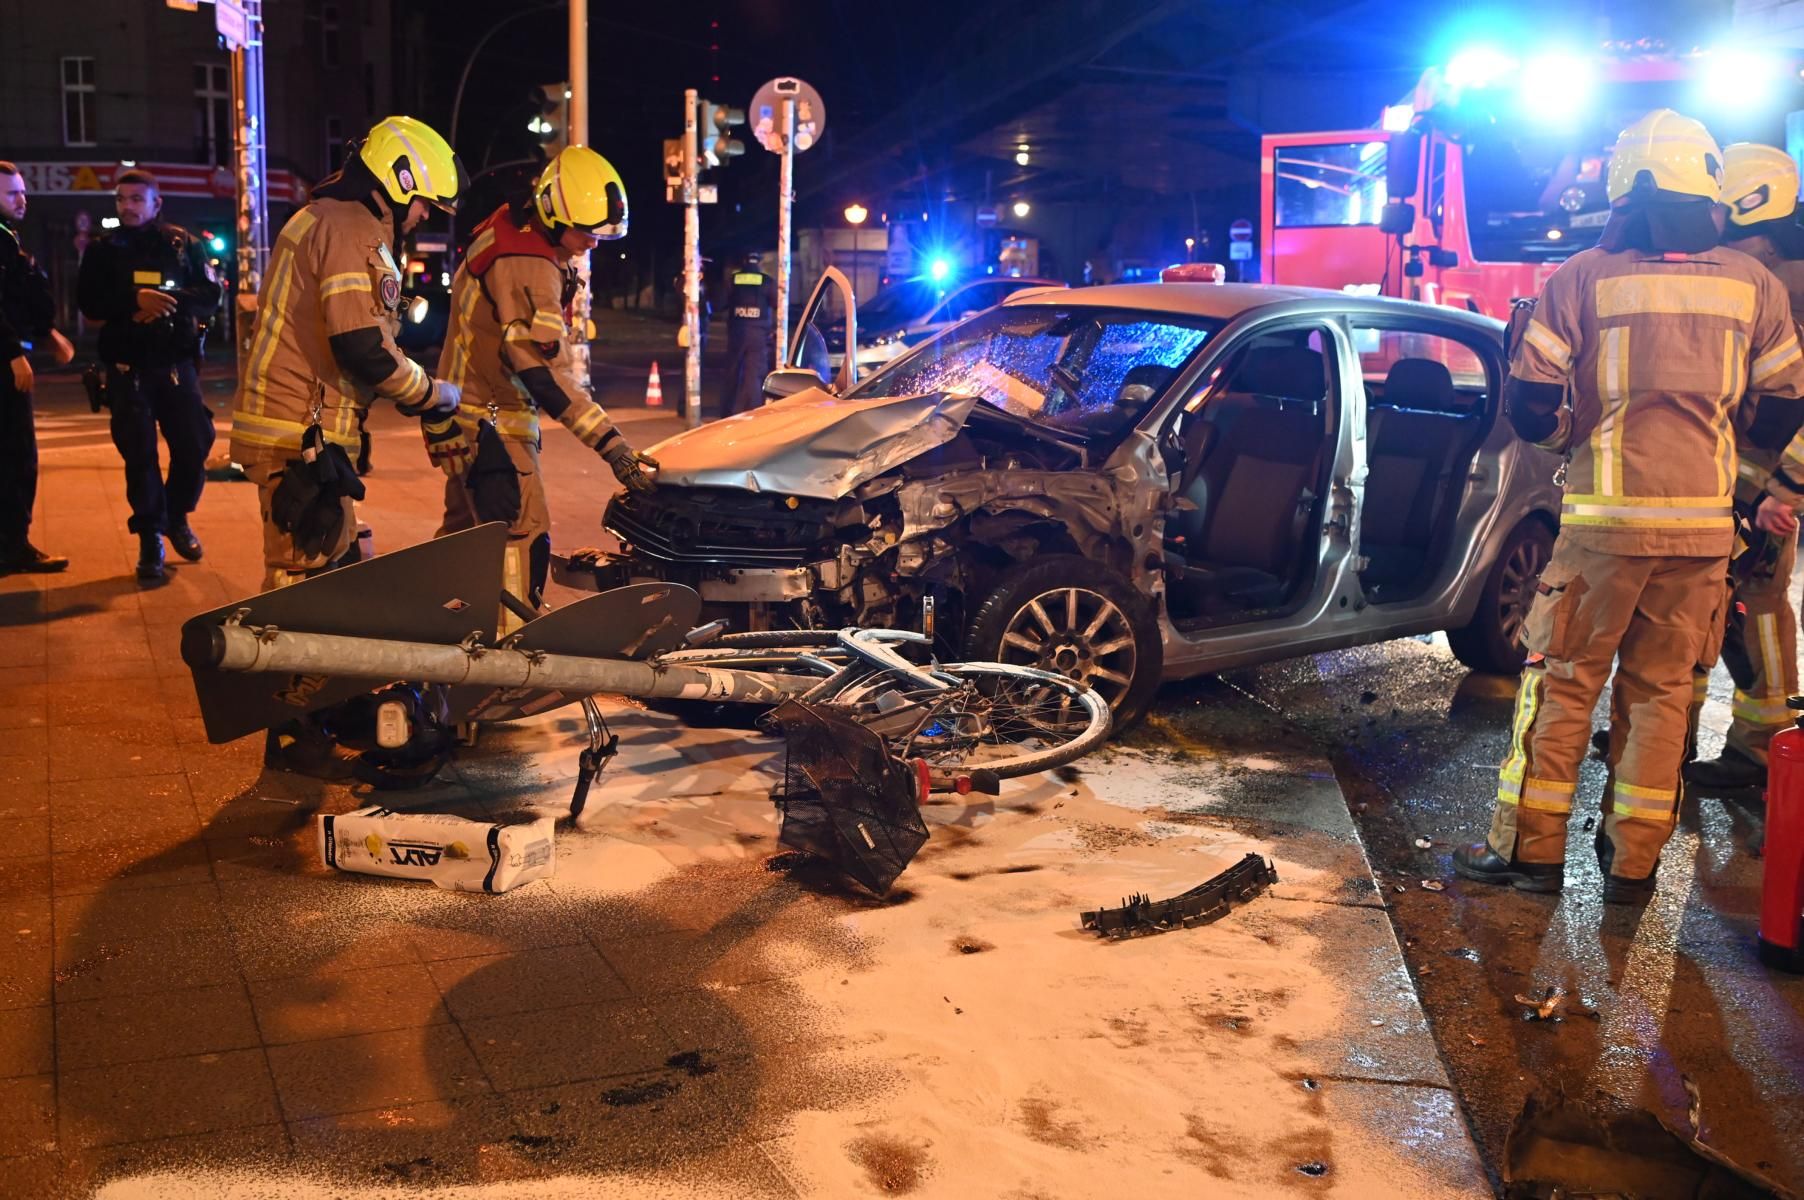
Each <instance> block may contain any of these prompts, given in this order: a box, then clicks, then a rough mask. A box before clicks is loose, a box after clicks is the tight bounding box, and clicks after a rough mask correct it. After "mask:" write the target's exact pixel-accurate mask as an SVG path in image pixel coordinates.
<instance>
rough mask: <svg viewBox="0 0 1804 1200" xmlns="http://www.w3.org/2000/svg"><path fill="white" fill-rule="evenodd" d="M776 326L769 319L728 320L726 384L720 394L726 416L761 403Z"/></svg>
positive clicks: (769, 369)
mask: <svg viewBox="0 0 1804 1200" xmlns="http://www.w3.org/2000/svg"><path fill="white" fill-rule="evenodd" d="M774 337H776V332H775V327H774V326H773V325H771V324H770V322H768V321H742V320H738V319H734V320H730V321H728V322H727V386H726V391H725V392H723V393H722V402H723V406H724V408H725V415H727V416H729V417H730V416H733V415H735V414H736V413H742V412H751V411H752V410H753V409H755V408H758V407H759V406H760V405H762V404H763V403H764V377H765V376H766V375H769V374H770V372H771V362H772V360H773V359H774V357H775V351H774V350H773V349H772V346H771V341H772V339H773V338H774Z"/></svg>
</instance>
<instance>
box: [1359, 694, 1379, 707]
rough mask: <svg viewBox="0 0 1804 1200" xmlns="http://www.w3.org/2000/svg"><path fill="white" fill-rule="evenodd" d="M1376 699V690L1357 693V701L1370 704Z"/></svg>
mask: <svg viewBox="0 0 1804 1200" xmlns="http://www.w3.org/2000/svg"><path fill="white" fill-rule="evenodd" d="M1377 699H1378V693H1377V692H1361V693H1359V702H1360V703H1361V704H1370V703H1372V702H1373V701H1375V700H1377Z"/></svg>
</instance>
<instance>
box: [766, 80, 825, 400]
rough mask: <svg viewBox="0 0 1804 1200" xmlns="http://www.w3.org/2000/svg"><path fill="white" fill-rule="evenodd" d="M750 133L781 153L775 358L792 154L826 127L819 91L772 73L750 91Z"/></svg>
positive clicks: (781, 330) (782, 321)
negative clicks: (764, 82) (755, 92)
mask: <svg viewBox="0 0 1804 1200" xmlns="http://www.w3.org/2000/svg"><path fill="white" fill-rule="evenodd" d="M751 113H752V136H753V137H755V138H757V139H758V144H759V145H760V146H763V147H764V148H765V149H766V150H769V151H770V152H771V153H772V154H779V155H781V156H782V158H783V167H782V170H781V172H780V173H779V179H778V184H777V188H778V193H777V322H776V324H777V362H778V364H779V365H780V364H782V363H783V362H784V360H785V359H786V358H787V357H788V355H789V244H790V236H791V214H792V211H793V209H794V206H795V156H796V153H797V151H801V150H806V149H808V148H809V147H810V146H812V145H814V144H815V143H816V142H817V141H819V140H820V136H821V134H822V133H823V132H824V131H825V130H826V128H827V106H826V105H825V104H823V103H821V95H820V93H819V92H817V91H815V90H814V89H813V88H812V87H810V86H808V85H807V84H806V83H803V82H802V81H801V80H800V79H795V78H791V77H789V76H784V77H781V78H778V79H773V80H771V81H770V82H769V83H767V84H765V85H764V86H763V87H761V88H759V89H758V94H757V95H755V96H753V97H752V107H751Z"/></svg>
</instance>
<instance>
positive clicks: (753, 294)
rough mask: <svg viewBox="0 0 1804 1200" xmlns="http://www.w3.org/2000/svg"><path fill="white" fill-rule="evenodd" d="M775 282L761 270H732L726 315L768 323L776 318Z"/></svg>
mask: <svg viewBox="0 0 1804 1200" xmlns="http://www.w3.org/2000/svg"><path fill="white" fill-rule="evenodd" d="M776 310H777V282H776V280H774V279H772V278H771V277H770V276H769V275H766V274H765V273H764V272H763V271H753V270H749V269H744V268H742V269H740V270H738V271H735V272H733V277H732V285H731V287H729V289H728V292H727V316H729V317H730V318H732V319H733V320H735V321H758V322H761V323H769V322H771V321H774V320H776V319H777V314H776Z"/></svg>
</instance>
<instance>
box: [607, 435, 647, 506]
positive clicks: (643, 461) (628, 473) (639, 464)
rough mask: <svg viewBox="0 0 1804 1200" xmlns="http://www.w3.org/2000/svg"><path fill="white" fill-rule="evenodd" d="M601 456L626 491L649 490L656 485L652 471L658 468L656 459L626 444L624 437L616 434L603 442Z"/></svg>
mask: <svg viewBox="0 0 1804 1200" xmlns="http://www.w3.org/2000/svg"><path fill="white" fill-rule="evenodd" d="M601 457H602V458H603V459H604V460H605V461H606V462H607V464H608V466H609V467H611V468H612V469H613V471H614V478H616V479H618V480H619V481H620V482H621V483H622V484H623V485H625V487H626V490H627V491H629V492H649V491H651V490H652V489H653V488H654V487H656V486H657V481H656V479H655V478H654V477H653V475H652V472H655V471H656V470H657V469H658V460H657V459H655V458H652V457H651V456H650V455H646V454H641V453H639V452H638V451H637V450H635V449H633V448H632V447H631V446H629V445H627V444H626V439H625V438H623V437H618V436H616V437H613V438H610V439H608V440H607V441H606V442H604V443H603V444H602V446H601ZM647 468H649V469H650V470H649V471H648V470H647Z"/></svg>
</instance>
